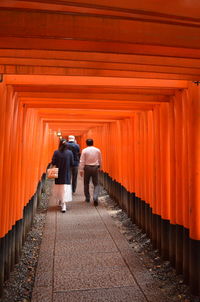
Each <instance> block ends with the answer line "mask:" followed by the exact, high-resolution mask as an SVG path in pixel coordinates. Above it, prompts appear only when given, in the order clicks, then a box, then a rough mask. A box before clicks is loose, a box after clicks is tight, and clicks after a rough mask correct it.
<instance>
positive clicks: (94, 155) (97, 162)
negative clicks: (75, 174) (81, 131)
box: [79, 146, 102, 171]
mask: <svg viewBox="0 0 200 302" xmlns="http://www.w3.org/2000/svg"><path fill="white" fill-rule="evenodd" d="M101 164H102V158H101V151H100V150H99V149H98V148H96V147H94V146H89V147H87V148H85V149H83V151H82V153H81V158H80V165H79V167H80V171H83V169H84V166H87V165H88V166H100V167H101Z"/></svg>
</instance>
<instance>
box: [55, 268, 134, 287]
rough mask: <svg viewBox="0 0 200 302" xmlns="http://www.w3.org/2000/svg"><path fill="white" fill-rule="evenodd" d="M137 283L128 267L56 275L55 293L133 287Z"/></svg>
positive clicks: (56, 272) (56, 273)
mask: <svg viewBox="0 0 200 302" xmlns="http://www.w3.org/2000/svg"><path fill="white" fill-rule="evenodd" d="M134 284H135V281H134V279H133V277H132V275H131V274H130V272H129V270H128V269H127V267H122V268H121V267H120V268H116V267H114V268H113V267H112V268H103V269H95V270H94V269H91V270H89V269H88V270H82V271H81V270H76V271H66V272H65V273H64V274H60V271H59V272H58V271H55V273H54V291H61V290H80V289H91V288H106V287H119V286H131V285H134Z"/></svg>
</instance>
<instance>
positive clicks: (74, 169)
mask: <svg viewBox="0 0 200 302" xmlns="http://www.w3.org/2000/svg"><path fill="white" fill-rule="evenodd" d="M77 176H78V166H73V167H71V180H72V192H73V193H74V192H75V191H76V187H77Z"/></svg>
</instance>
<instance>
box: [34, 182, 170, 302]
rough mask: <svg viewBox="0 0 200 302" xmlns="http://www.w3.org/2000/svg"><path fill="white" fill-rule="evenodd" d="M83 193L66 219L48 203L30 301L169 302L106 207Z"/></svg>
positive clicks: (53, 202) (80, 193) (71, 205)
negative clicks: (97, 204)
mask: <svg viewBox="0 0 200 302" xmlns="http://www.w3.org/2000/svg"><path fill="white" fill-rule="evenodd" d="M79 188H80V189H79V191H78V192H77V193H76V194H75V195H74V196H73V202H71V203H69V210H68V211H67V212H66V213H61V212H60V210H59V208H58V205H55V201H54V200H53V198H50V203H49V208H48V212H47V217H46V224H45V228H44V233H43V239H42V244H41V248H40V254H39V260H38V266H37V271H36V278H35V284H34V289H33V294H32V300H31V301H32V302H75V301H77V302H80V301H84V302H89V301H93V302H95V301H99V302H100V301H102V302H106V301H109V302H118V301H123V302H132V301H134V302H137V301H140V302H143V301H154V302H155V301H162V302H165V301H166V302H167V301H169V300H168V299H167V298H166V297H165V296H164V293H163V292H162V291H161V289H160V288H159V286H158V285H157V284H156V281H155V280H154V279H153V278H152V276H151V275H150V273H149V272H148V270H147V269H146V268H145V267H144V266H143V264H142V262H141V260H140V259H139V258H138V256H137V255H136V254H135V252H134V251H133V249H132V248H131V247H130V245H129V244H128V242H127V240H126V239H125V237H124V236H123V234H121V233H120V231H119V229H118V228H117V226H116V224H115V223H114V221H113V219H112V218H111V217H110V215H109V213H108V211H107V210H106V208H105V207H104V206H103V204H101V202H100V203H99V206H98V207H96V208H95V207H94V206H93V203H89V204H88V203H86V202H85V201H84V196H83V193H82V183H80V185H79Z"/></svg>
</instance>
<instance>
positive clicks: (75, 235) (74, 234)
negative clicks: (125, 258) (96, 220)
mask: <svg viewBox="0 0 200 302" xmlns="http://www.w3.org/2000/svg"><path fill="white" fill-rule="evenodd" d="M103 238H104V239H110V234H109V233H108V232H106V230H104V229H100V230H99V229H97V230H96V231H95V230H88V229H87V230H82V229H79V230H74V231H71V230H70V231H69V230H68V231H66V230H63V231H59V232H57V234H56V241H59V240H61V241H62V240H66V239H67V240H68V241H69V242H70V241H77V240H80V239H82V240H83V239H84V240H101V239H103Z"/></svg>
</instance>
